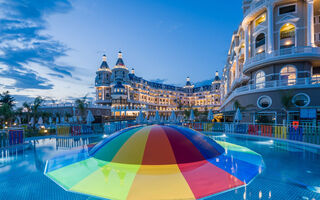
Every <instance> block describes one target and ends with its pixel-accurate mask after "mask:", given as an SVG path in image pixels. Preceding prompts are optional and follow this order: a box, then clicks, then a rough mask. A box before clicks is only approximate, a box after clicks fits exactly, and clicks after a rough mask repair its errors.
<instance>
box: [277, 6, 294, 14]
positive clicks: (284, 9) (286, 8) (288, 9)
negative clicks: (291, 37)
mask: <svg viewBox="0 0 320 200" xmlns="http://www.w3.org/2000/svg"><path fill="white" fill-rule="evenodd" d="M293 12H296V5H289V6H282V7H280V8H279V15H283V14H287V13H293Z"/></svg>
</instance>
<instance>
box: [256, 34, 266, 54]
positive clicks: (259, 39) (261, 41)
mask: <svg viewBox="0 0 320 200" xmlns="http://www.w3.org/2000/svg"><path fill="white" fill-rule="evenodd" d="M265 44H266V37H265V35H264V33H260V34H259V35H258V36H257V37H256V49H257V53H262V52H263V51H264V45H265ZM259 47H263V48H259Z"/></svg>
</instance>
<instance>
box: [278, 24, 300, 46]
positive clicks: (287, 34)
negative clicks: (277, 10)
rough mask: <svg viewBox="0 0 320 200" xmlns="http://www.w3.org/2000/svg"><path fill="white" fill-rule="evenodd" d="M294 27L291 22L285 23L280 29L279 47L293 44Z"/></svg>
mask: <svg viewBox="0 0 320 200" xmlns="http://www.w3.org/2000/svg"><path fill="white" fill-rule="evenodd" d="M295 38H296V27H295V26H294V25H293V24H290V23H286V24H285V25H283V26H282V27H281V29H280V49H283V48H290V47H293V46H295Z"/></svg>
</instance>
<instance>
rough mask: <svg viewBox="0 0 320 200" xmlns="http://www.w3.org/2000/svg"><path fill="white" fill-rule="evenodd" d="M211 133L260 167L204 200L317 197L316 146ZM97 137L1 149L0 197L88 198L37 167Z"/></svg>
mask: <svg viewBox="0 0 320 200" xmlns="http://www.w3.org/2000/svg"><path fill="white" fill-rule="evenodd" d="M212 137H213V138H214V139H216V140H220V141H226V142H230V143H234V144H238V145H241V146H245V147H248V148H250V149H251V150H253V151H255V152H257V153H259V154H261V155H262V157H263V159H264V162H265V166H266V168H265V170H263V172H262V173H261V174H260V175H259V176H257V177H256V179H255V180H254V181H253V182H252V183H251V184H249V185H248V186H246V187H243V188H238V189H236V190H232V191H229V192H226V193H222V194H219V195H217V196H214V197H211V198H209V199H224V200H225V199H228V200H232V199H304V200H307V199H309V200H312V199H320V193H317V191H316V190H317V189H318V190H319V188H317V187H320V150H319V149H317V148H313V147H308V146H302V145H299V144H294V143H287V142H284V141H276V140H270V139H264V138H253V137H242V136H237V135H228V136H226V135H223V134H221V135H215V136H212ZM101 139H102V138H101V137H95V138H78V139H61V138H60V139H44V140H39V141H38V142H36V143H35V144H33V145H32V146H31V148H29V149H27V150H23V151H17V150H16V149H12V150H10V151H8V150H6V151H4V150H3V151H1V153H0V199H61V200H62V199H63V200H65V199H70V200H74V199H90V200H93V199H94V198H92V197H88V196H85V195H80V194H75V193H71V192H66V191H64V190H63V189H62V188H61V187H59V186H58V185H57V184H55V183H54V182H52V181H51V180H49V178H47V177H46V176H45V175H43V171H44V168H45V163H46V160H48V159H49V158H51V157H52V156H53V155H56V154H58V153H61V152H64V151H68V150H69V149H72V148H86V145H87V144H90V143H94V142H97V141H99V140H101ZM312 190H314V191H312ZM318 192H320V191H318Z"/></svg>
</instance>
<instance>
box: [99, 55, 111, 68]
mask: <svg viewBox="0 0 320 200" xmlns="http://www.w3.org/2000/svg"><path fill="white" fill-rule="evenodd" d="M99 70H110V68H109V65H108V63H107V56H106V55H105V54H104V55H103V56H102V63H101V65H100V69H99Z"/></svg>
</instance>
